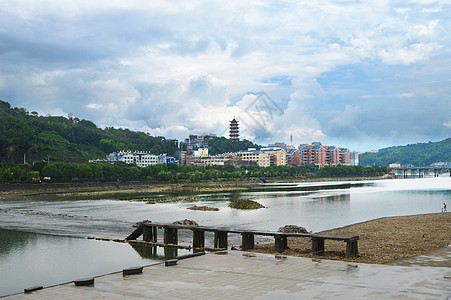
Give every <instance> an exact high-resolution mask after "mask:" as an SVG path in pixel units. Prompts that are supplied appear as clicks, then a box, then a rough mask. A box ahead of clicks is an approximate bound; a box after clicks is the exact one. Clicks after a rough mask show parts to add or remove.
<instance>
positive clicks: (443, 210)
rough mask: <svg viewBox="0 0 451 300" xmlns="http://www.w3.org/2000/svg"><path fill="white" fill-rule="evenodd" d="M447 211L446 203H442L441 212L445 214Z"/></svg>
mask: <svg viewBox="0 0 451 300" xmlns="http://www.w3.org/2000/svg"><path fill="white" fill-rule="evenodd" d="M447 211H448V210H447V209H446V203H443V208H442V212H447Z"/></svg>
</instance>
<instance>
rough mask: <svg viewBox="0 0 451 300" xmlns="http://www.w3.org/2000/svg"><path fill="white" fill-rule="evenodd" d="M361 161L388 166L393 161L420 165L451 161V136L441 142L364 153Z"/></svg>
mask: <svg viewBox="0 0 451 300" xmlns="http://www.w3.org/2000/svg"><path fill="white" fill-rule="evenodd" d="M359 161H360V165H361V166H372V165H380V166H387V167H388V165H389V164H391V163H400V164H401V165H414V166H417V167H420V166H429V165H431V164H433V163H438V162H451V138H447V139H446V140H443V141H440V142H429V143H418V144H412V145H406V146H396V147H389V148H384V149H380V150H379V152H377V153H362V154H360V157H359Z"/></svg>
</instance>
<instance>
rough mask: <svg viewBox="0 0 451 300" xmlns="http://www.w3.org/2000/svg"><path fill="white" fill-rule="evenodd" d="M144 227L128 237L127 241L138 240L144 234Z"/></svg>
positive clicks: (140, 227)
mask: <svg viewBox="0 0 451 300" xmlns="http://www.w3.org/2000/svg"><path fill="white" fill-rule="evenodd" d="M143 227H144V226H143V225H141V226H139V227H138V228H136V229H135V231H133V232H132V233H130V235H129V236H128V237H126V238H125V239H126V240H129V241H130V240H136V239H137V238H138V237H139V236H140V235H141V234H143Z"/></svg>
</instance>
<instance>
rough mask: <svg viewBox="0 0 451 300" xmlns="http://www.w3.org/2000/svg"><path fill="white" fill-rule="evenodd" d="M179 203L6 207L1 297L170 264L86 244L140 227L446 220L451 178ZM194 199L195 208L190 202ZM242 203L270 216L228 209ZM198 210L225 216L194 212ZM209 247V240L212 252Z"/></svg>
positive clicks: (318, 226) (0, 229) (1, 211)
mask: <svg viewBox="0 0 451 300" xmlns="http://www.w3.org/2000/svg"><path fill="white" fill-rule="evenodd" d="M161 196H162V197H164V196H165V195H161ZM170 197H171V198H174V197H175V196H174V195H170ZM177 197H178V198H179V199H180V201H174V202H169V203H159V204H146V203H144V202H127V201H115V200H113V199H103V200H61V199H44V200H42V199H40V200H0V270H1V272H0V296H1V295H5V294H10V293H14V292H20V291H23V288H27V287H30V286H32V285H50V284H56V283H61V282H65V281H71V280H74V279H77V277H86V276H93V275H98V274H104V273H108V272H112V271H120V270H122V268H125V267H130V266H133V265H143V264H148V263H152V262H154V261H155V259H158V258H160V259H162V258H163V257H164V255H163V254H162V252H161V251H162V250H155V251H157V252H158V253H157V254H156V256H158V257H155V253H154V255H144V254H143V253H145V252H149V251H140V250H139V249H134V248H132V247H131V246H130V245H128V244H119V243H113V242H99V241H95V240H87V239H84V238H86V237H88V236H95V237H109V238H125V237H126V236H127V235H128V234H129V233H130V232H131V231H132V230H133V228H132V225H133V224H134V223H135V222H137V221H141V220H151V221H154V222H173V221H176V220H182V219H191V220H195V221H196V222H198V223H199V224H200V225H205V226H208V225H211V226H227V227H232V228H239V229H255V230H277V229H278V228H279V227H281V226H284V225H287V224H295V225H300V226H303V227H305V228H306V229H307V230H309V231H313V232H317V231H322V230H326V229H332V228H337V227H341V226H345V225H349V224H353V223H357V222H363V221H367V220H371V219H375V218H380V217H387V216H401V215H412V214H422V213H434V212H440V211H441V208H442V206H443V203H444V202H449V200H450V199H451V178H450V177H438V178H421V179H397V180H378V181H365V182H321V183H293V184H285V183H284V184H266V185H261V186H256V187H255V188H254V189H252V190H251V191H247V192H232V193H230V192H227V193H196V194H183V195H177ZM187 198H188V199H191V200H188V201H182V200H186V199H187ZM239 198H247V199H251V200H254V201H257V202H259V203H261V204H263V205H264V206H265V207H266V208H265V209H259V210H249V211H243V210H235V209H231V208H229V207H228V205H229V204H230V202H231V201H233V200H235V199H239ZM193 199H194V200H193ZM194 204H195V205H198V206H200V205H206V206H210V207H217V208H219V211H192V210H188V209H187V208H188V207H190V206H192V205H194ZM447 204H448V206H450V204H451V203H447ZM160 236H162V234H160ZM180 240H181V242H182V243H185V244H189V243H190V242H191V237H190V236H189V235H188V233H186V236H183V235H182V236H181V237H180ZM209 240H211V239H208V236H207V241H206V243H207V244H208V242H209ZM210 242H211V241H210ZM229 244H232V245H233V244H235V245H239V238H238V237H233V236H231V240H230V242H229ZM179 254H180V253H179ZM182 254H183V253H182ZM152 256H153V257H152ZM5 270H6V271H5Z"/></svg>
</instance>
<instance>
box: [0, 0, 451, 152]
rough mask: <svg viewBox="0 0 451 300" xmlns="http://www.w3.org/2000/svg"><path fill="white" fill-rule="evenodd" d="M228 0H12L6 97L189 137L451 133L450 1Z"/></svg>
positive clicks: (0, 44)
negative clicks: (236, 130) (232, 128)
mask: <svg viewBox="0 0 451 300" xmlns="http://www.w3.org/2000/svg"><path fill="white" fill-rule="evenodd" d="M226 2H227V3H224V1H180V2H173V1H171V2H169V1H158V0H156V1H134V0H129V1H111V0H110V1H102V0H99V1H52V0H47V1H15V0H11V1H4V3H3V4H2V5H1V8H0V99H1V100H4V101H8V102H10V103H11V104H12V105H13V106H16V107H25V108H27V109H28V110H29V111H37V112H38V113H39V114H41V115H47V114H51V115H63V116H67V115H68V114H69V113H71V114H73V115H74V116H76V117H78V118H80V119H82V118H83V119H88V120H92V121H94V122H95V123H96V124H97V125H98V126H99V127H105V126H114V127H117V128H118V127H122V128H129V129H131V130H140V131H144V132H149V133H150V134H152V135H163V136H165V137H167V138H178V139H182V138H184V137H186V136H187V135H188V134H190V133H192V134H204V133H217V134H226V129H227V124H228V121H229V120H231V119H232V118H233V117H236V118H238V120H240V121H241V129H242V136H243V137H246V138H248V139H250V140H253V141H255V142H257V143H260V144H267V143H272V142H276V141H279V142H286V143H288V142H289V141H290V137H291V136H292V137H293V144H295V145H298V144H299V143H310V142H313V141H321V142H322V143H323V144H325V145H337V146H342V147H348V148H350V149H352V150H358V151H364V150H369V149H378V148H382V147H387V146H392V145H403V144H408V143H417V142H427V141H438V140H442V139H444V138H447V137H450V136H451V96H450V95H451V68H450V66H451V53H450V52H451V35H450V34H449V31H450V29H451V1H434V0H417V1H346V0H341V1H327V0H326V1H226ZM262 92H265V95H266V96H267V97H268V99H266V100H265V101H266V102H264V101H263V102H262V101H261V98H258V96H259V95H260V94H261V93H262Z"/></svg>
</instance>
